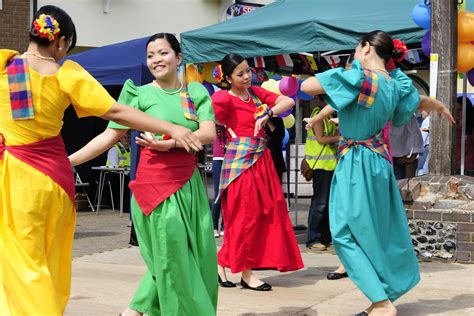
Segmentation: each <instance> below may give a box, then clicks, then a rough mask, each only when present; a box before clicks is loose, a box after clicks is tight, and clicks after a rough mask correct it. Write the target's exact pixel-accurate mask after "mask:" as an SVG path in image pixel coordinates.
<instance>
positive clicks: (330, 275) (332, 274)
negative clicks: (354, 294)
mask: <svg viewBox="0 0 474 316" xmlns="http://www.w3.org/2000/svg"><path fill="white" fill-rule="evenodd" d="M347 277H348V275H347V272H344V273H338V272H329V273H328V275H327V278H328V280H339V279H342V278H347ZM359 314H360V313H359ZM359 314H356V315H359Z"/></svg>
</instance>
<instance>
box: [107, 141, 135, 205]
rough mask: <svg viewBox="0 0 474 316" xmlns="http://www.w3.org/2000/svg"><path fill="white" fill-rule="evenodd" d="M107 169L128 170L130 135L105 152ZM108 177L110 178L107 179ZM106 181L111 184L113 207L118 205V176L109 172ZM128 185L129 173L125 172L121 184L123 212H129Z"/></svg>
mask: <svg viewBox="0 0 474 316" xmlns="http://www.w3.org/2000/svg"><path fill="white" fill-rule="evenodd" d="M106 165H107V167H120V168H122V167H124V168H130V133H126V134H125V135H123V136H122V137H121V138H120V140H119V141H118V142H116V143H115V144H114V145H113V146H112V147H111V148H110V149H109V151H108V152H107V162H106ZM109 177H110V178H109ZM107 178H108V181H110V182H111V183H112V191H113V199H114V205H119V204H120V189H121V188H120V179H119V174H118V173H116V172H114V171H111V172H108V173H107ZM129 183H130V174H129V171H125V176H124V184H123V210H124V211H125V212H129V211H130V188H129V187H128V184H129Z"/></svg>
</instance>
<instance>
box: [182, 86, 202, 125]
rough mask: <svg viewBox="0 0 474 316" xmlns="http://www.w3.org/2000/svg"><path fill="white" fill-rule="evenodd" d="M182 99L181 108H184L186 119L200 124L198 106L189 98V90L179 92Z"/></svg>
mask: <svg viewBox="0 0 474 316" xmlns="http://www.w3.org/2000/svg"><path fill="white" fill-rule="evenodd" d="M179 96H180V98H181V106H182V107H183V111H184V117H185V118H187V119H188V120H193V121H196V122H199V118H198V116H197V112H196V106H195V105H194V102H193V101H192V100H191V97H190V96H189V92H188V89H183V90H181V91H180V92H179Z"/></svg>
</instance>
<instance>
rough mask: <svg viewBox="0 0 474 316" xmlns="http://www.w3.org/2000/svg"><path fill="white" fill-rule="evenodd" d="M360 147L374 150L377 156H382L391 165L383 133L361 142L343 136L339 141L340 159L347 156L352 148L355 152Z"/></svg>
mask: <svg viewBox="0 0 474 316" xmlns="http://www.w3.org/2000/svg"><path fill="white" fill-rule="evenodd" d="M359 145H361V146H364V147H367V148H368V149H370V150H372V151H373V152H374V153H376V154H379V155H381V156H382V157H383V158H385V159H387V160H388V161H389V162H390V163H391V160H390V154H389V153H388V147H387V144H385V142H384V140H383V138H382V131H380V132H378V133H377V134H376V135H375V136H373V137H371V138H368V139H365V140H359V141H357V140H353V139H350V138H345V137H344V136H341V138H340V139H339V148H338V150H337V157H338V159H341V157H342V156H344V155H345V154H347V153H348V152H349V150H350V149H351V147H353V148H354V150H357V147H358V146H359Z"/></svg>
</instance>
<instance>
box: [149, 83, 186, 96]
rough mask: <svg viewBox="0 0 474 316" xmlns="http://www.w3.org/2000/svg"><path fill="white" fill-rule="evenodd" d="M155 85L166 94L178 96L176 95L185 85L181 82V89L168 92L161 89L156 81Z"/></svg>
mask: <svg viewBox="0 0 474 316" xmlns="http://www.w3.org/2000/svg"><path fill="white" fill-rule="evenodd" d="M153 83H154V84H155V86H156V87H157V88H158V89H160V90H161V91H163V93H166V94H176V93H178V92H180V91H181V89H183V83H182V82H179V87H178V88H176V90H171V91H166V90H165V89H163V88H162V87H160V85H159V84H158V83H157V82H156V80H153Z"/></svg>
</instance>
